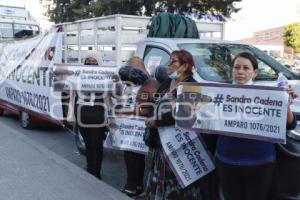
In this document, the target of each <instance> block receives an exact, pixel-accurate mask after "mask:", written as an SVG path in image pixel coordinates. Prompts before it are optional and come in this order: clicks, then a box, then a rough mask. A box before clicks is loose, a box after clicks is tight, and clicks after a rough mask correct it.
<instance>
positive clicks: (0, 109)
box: [0, 108, 4, 116]
mask: <svg viewBox="0 0 300 200" xmlns="http://www.w3.org/2000/svg"><path fill="white" fill-rule="evenodd" d="M3 114H4V110H3V109H2V108H0V116H3Z"/></svg>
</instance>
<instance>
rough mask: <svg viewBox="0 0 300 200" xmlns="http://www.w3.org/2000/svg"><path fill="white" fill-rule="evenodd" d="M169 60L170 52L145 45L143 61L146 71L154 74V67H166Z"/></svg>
mask: <svg viewBox="0 0 300 200" xmlns="http://www.w3.org/2000/svg"><path fill="white" fill-rule="evenodd" d="M169 60H170V54H169V53H168V52H167V51H165V50H163V49H161V48H158V47H154V46H147V47H146V50H145V54H144V63H145V67H146V69H147V71H148V72H149V73H150V75H151V76H154V72H155V69H156V68H157V67H158V66H164V67H167V66H166V65H167V63H168V61H169Z"/></svg>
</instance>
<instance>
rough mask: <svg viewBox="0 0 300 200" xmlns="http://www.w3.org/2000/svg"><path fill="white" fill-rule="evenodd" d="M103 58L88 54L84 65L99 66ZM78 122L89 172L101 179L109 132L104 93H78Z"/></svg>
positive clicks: (76, 114)
mask: <svg viewBox="0 0 300 200" xmlns="http://www.w3.org/2000/svg"><path fill="white" fill-rule="evenodd" d="M100 64H101V58H100V56H99V55H98V53H97V52H90V53H89V54H87V56H86V58H85V61H84V65H94V66H98V65H100ZM76 99H77V102H76V108H75V116H76V121H77V124H78V127H79V131H80V134H81V135H82V137H83V140H84V143H85V147H86V161H87V168H86V169H87V171H88V172H89V173H90V174H92V175H94V176H96V177H97V178H99V179H101V173H100V171H101V164H102V157H103V140H104V138H105V131H107V128H106V125H107V120H106V118H105V113H106V110H105V106H104V99H103V95H102V93H95V92H80V91H79V92H77V97H76Z"/></svg>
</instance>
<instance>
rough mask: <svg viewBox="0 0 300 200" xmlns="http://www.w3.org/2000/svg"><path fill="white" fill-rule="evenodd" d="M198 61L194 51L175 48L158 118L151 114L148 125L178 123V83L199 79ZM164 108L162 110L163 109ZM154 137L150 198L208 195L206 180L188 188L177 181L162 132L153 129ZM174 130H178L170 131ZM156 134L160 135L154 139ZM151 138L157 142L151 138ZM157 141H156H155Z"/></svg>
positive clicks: (161, 90) (189, 199)
mask: <svg viewBox="0 0 300 200" xmlns="http://www.w3.org/2000/svg"><path fill="white" fill-rule="evenodd" d="M193 66H194V61H193V57H192V55H191V54H190V53H189V52H187V51H185V50H178V51H174V52H172V54H171V57H170V63H169V66H168V69H167V73H168V75H169V78H170V79H169V80H167V81H166V82H164V83H162V84H161V85H160V87H159V88H158V91H157V93H158V94H159V95H160V100H158V102H157V109H156V111H155V112H156V114H157V115H154V116H156V117H155V118H148V119H147V120H146V121H145V123H146V126H147V127H148V128H156V127H164V126H174V125H175V119H174V117H173V114H172V113H173V111H174V105H175V100H176V96H177V91H176V89H177V86H178V84H180V83H182V82H195V80H194V79H193ZM160 111H161V112H160ZM151 134H152V135H150V136H151V137H152V139H150V138H151V137H149V138H146V141H145V142H146V144H147V143H148V144H151V148H153V155H152V160H151V169H150V171H149V174H148V182H147V188H146V196H147V199H155V200H162V199H174V200H175V199H181V200H185V199H186V200H199V199H201V200H202V199H208V198H206V197H204V194H203V190H202V189H203V183H204V182H203V181H204V179H205V178H204V179H202V180H201V181H196V182H194V183H192V184H191V185H189V186H187V187H186V188H182V187H181V186H180V184H179V182H178V181H177V179H176V177H175V175H174V173H173V172H172V170H171V168H170V167H169V165H168V163H167V161H166V158H165V156H164V153H163V150H162V146H161V144H160V143H159V141H160V140H159V138H158V137H159V136H158V133H156V134H155V133H154V132H152V133H151ZM170 134H174V133H170ZM153 137H155V138H156V139H153ZM147 140H149V141H150V140H151V141H153V142H151V143H150V142H147ZM154 141H155V142H154Z"/></svg>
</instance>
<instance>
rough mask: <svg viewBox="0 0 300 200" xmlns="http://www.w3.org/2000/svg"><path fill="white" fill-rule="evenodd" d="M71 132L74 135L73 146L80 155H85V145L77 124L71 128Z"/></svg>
mask: <svg viewBox="0 0 300 200" xmlns="http://www.w3.org/2000/svg"><path fill="white" fill-rule="evenodd" d="M73 132H74V133H75V144H76V147H77V149H78V151H79V153H80V154H81V155H85V143H84V140H83V137H82V136H81V134H80V130H79V128H78V125H77V123H75V125H74V126H73Z"/></svg>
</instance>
